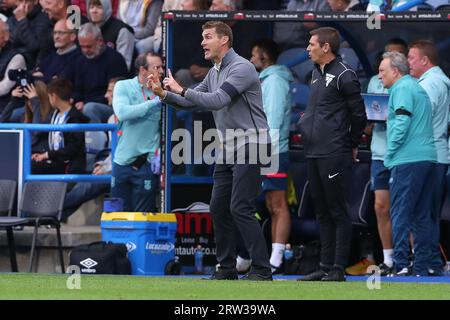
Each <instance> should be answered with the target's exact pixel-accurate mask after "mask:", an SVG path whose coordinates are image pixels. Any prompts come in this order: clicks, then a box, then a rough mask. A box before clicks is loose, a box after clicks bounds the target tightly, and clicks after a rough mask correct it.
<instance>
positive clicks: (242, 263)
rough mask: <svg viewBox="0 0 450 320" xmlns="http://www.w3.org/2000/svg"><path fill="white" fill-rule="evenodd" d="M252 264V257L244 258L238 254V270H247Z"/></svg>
mask: <svg viewBox="0 0 450 320" xmlns="http://www.w3.org/2000/svg"><path fill="white" fill-rule="evenodd" d="M251 264H252V260H251V259H244V258H242V257H240V256H237V258H236V270H237V271H238V272H245V271H247V270H248V269H249V268H250V266H251Z"/></svg>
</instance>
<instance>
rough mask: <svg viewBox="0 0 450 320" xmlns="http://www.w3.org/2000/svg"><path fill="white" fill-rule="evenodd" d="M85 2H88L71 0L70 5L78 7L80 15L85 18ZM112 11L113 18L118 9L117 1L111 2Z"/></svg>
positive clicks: (87, 0)
mask: <svg viewBox="0 0 450 320" xmlns="http://www.w3.org/2000/svg"><path fill="white" fill-rule="evenodd" d="M87 2H89V0H72V4H73V5H76V6H79V7H80V9H81V14H82V15H83V16H85V17H87V10H88V7H87ZM111 4H112V9H113V17H116V16H117V9H118V8H119V0H111Z"/></svg>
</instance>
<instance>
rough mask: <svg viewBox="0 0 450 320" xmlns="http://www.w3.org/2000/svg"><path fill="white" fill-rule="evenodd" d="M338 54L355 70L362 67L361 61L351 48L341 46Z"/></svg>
mask: <svg viewBox="0 0 450 320" xmlns="http://www.w3.org/2000/svg"><path fill="white" fill-rule="evenodd" d="M339 54H340V55H341V57H342V60H343V61H344V62H345V63H346V64H348V65H349V66H350V68H352V69H353V70H354V71H355V72H357V71H358V70H360V69H362V66H361V62H360V61H359V58H358V56H357V55H356V53H355V50H353V49H352V48H341V49H340V50H339Z"/></svg>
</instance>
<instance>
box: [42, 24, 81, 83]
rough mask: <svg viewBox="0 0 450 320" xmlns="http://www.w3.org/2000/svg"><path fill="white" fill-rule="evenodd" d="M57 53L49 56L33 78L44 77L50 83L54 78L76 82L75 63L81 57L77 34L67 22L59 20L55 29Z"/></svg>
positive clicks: (54, 38)
mask: <svg viewBox="0 0 450 320" xmlns="http://www.w3.org/2000/svg"><path fill="white" fill-rule="evenodd" d="M53 41H54V43H55V48H56V52H54V53H52V54H50V55H49V56H47V57H46V58H45V59H44V60H42V61H41V63H40V64H39V65H38V67H37V68H36V70H35V72H34V73H33V76H35V77H42V78H43V80H44V81H45V82H46V83H48V82H50V80H51V79H53V78H65V79H68V80H70V81H71V82H72V83H73V82H74V67H75V62H76V60H77V59H78V57H79V56H80V55H81V51H80V49H79V48H78V47H77V44H76V41H77V34H76V31H75V30H73V29H69V28H68V27H67V20H66V19H62V20H59V21H58V22H57V23H56V24H55V27H54V29H53Z"/></svg>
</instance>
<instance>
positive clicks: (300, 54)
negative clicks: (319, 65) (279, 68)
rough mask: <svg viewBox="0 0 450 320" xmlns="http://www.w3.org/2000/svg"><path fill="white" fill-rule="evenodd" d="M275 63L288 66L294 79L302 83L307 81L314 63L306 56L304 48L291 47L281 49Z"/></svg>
mask: <svg viewBox="0 0 450 320" xmlns="http://www.w3.org/2000/svg"><path fill="white" fill-rule="evenodd" d="M277 64H282V65H285V66H287V67H289V68H290V69H291V71H292V73H293V76H294V78H295V79H297V80H298V81H299V82H302V83H309V79H310V76H311V71H312V69H313V68H314V63H313V62H312V61H311V60H310V59H309V58H308V53H307V51H306V48H292V49H288V50H286V51H283V52H282V53H281V54H280V56H279V57H278V60H277Z"/></svg>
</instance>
